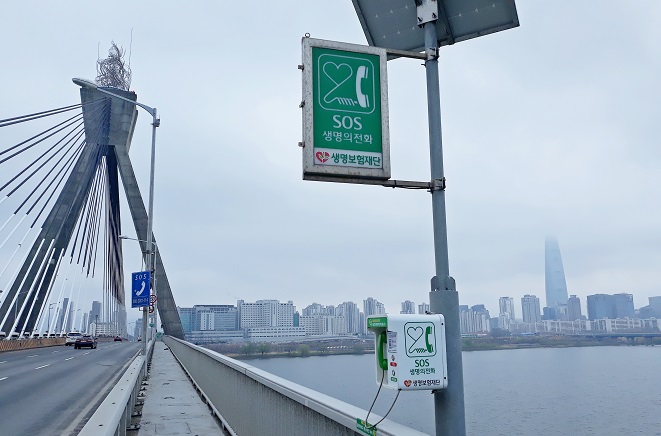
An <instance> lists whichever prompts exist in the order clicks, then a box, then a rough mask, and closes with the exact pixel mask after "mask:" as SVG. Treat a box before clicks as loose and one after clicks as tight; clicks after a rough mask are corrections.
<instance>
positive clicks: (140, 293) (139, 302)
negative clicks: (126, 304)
mask: <svg viewBox="0 0 661 436" xmlns="http://www.w3.org/2000/svg"><path fill="white" fill-rule="evenodd" d="M150 276H151V274H150V273H149V271H140V272H134V273H132V274H131V307H146V306H149V304H150V303H149V294H150V293H151V291H150V290H149V289H150V286H149V283H150V281H151V277H150Z"/></svg>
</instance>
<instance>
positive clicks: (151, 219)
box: [142, 108, 160, 376]
mask: <svg viewBox="0 0 661 436" xmlns="http://www.w3.org/2000/svg"><path fill="white" fill-rule="evenodd" d="M151 115H152V130H151V170H150V171H149V213H148V215H147V250H149V254H148V255H147V271H149V275H150V277H151V279H152V280H154V277H153V275H154V271H153V269H154V268H153V267H154V261H153V260H154V259H153V256H154V244H153V241H154V238H153V235H152V231H153V228H154V168H155V165H156V127H158V126H159V124H160V123H159V120H158V118H157V117H156V108H153V109H152V112H151ZM150 289H151V283H150ZM154 295H156V287H155V286H154ZM156 298H158V296H157V297H156ZM154 313H156V302H154ZM147 315H148V310H146V309H144V310H143V311H142V355H143V356H145V357H146V356H147ZM145 371H147V365H145ZM146 375H147V374H146V373H145V376H146Z"/></svg>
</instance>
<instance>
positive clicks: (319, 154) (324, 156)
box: [315, 151, 330, 163]
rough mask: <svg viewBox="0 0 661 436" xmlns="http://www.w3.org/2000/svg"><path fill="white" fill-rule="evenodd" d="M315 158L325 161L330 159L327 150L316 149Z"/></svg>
mask: <svg viewBox="0 0 661 436" xmlns="http://www.w3.org/2000/svg"><path fill="white" fill-rule="evenodd" d="M315 156H317V159H319V162H321V163H325V162H326V161H327V160H328V159H330V154H328V152H327V151H318V152H317V154H315Z"/></svg>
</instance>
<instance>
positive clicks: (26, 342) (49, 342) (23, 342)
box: [0, 338, 66, 352]
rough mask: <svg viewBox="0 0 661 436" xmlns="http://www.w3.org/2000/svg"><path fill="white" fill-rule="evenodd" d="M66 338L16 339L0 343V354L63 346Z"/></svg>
mask: <svg viewBox="0 0 661 436" xmlns="http://www.w3.org/2000/svg"><path fill="white" fill-rule="evenodd" d="M65 340H66V338H39V339H17V340H13V339H12V340H2V341H0V352H3V351H13V350H26V349H28V348H41V347H54V346H56V345H64V341H65Z"/></svg>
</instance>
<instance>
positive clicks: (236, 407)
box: [162, 336, 424, 436]
mask: <svg viewBox="0 0 661 436" xmlns="http://www.w3.org/2000/svg"><path fill="white" fill-rule="evenodd" d="M162 340H163V342H165V343H166V344H167V346H168V347H170V350H172V353H173V354H174V356H175V357H176V358H177V360H178V361H179V363H180V364H181V366H182V367H183V368H184V370H185V371H186V372H187V373H188V375H189V377H190V378H191V380H192V381H193V384H194V385H195V386H196V388H197V389H198V390H199V391H200V394H201V395H202V396H203V397H204V398H205V399H206V401H207V404H209V406H210V407H211V409H212V410H213V411H214V413H215V414H216V416H217V417H218V418H219V419H220V421H221V422H222V424H223V427H224V428H225V430H227V431H228V432H229V433H230V434H232V435H258V434H268V435H287V436H289V435H310V434H332V435H384V436H419V435H423V434H424V433H421V432H419V431H417V430H413V429H411V428H409V427H406V426H403V425H401V424H398V423H396V422H393V421H390V420H387V419H386V420H384V421H383V422H381V423H380V424H379V425H378V428H377V430H376V431H375V430H374V429H364V423H363V422H362V420H363V419H365V417H366V416H367V411H366V410H363V409H361V408H358V407H355V406H353V405H351V404H348V403H345V402H343V401H340V400H337V399H335V398H332V397H329V396H328V395H324V394H321V393H319V392H316V391H314V390H312V389H308V388H306V387H304V386H301V385H298V384H296V383H292V382H290V381H288V380H285V379H283V378H281V377H278V376H275V375H273V374H270V373H268V372H266V371H263V370H260V369H258V368H255V367H254V366H250V365H248V364H246V363H243V362H240V361H238V360H235V359H232V358H229V357H226V356H223V355H222V354H219V353H216V352H214V351H211V350H207V349H206V348H202V347H199V346H197V345H193V344H190V343H188V342H185V341H182V340H179V339H176V338H173V337H170V336H164V337H163V338H162ZM380 419H381V417H380V416H378V415H374V414H371V415H370V423H372V422H377V421H379V420H380Z"/></svg>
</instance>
